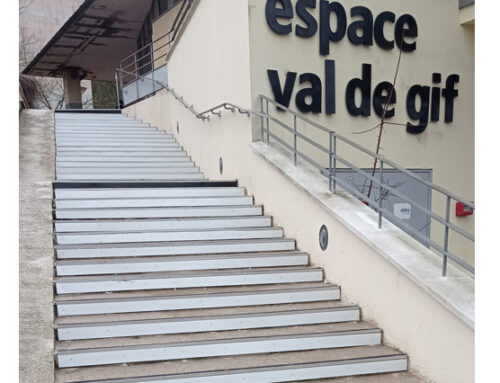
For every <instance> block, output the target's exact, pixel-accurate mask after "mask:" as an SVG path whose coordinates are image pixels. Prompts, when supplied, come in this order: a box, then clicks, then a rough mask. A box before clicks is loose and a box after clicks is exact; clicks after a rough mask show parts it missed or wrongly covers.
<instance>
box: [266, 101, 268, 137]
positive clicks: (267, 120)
mask: <svg viewBox="0 0 500 383" xmlns="http://www.w3.org/2000/svg"><path fill="white" fill-rule="evenodd" d="M266 120H267V121H266V124H267V126H266V127H267V143H268V144H269V100H266Z"/></svg>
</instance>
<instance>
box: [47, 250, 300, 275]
mask: <svg viewBox="0 0 500 383" xmlns="http://www.w3.org/2000/svg"><path fill="white" fill-rule="evenodd" d="M308 264H309V255H308V254H307V253H301V252H274V253H255V254H228V255H217V256H214V255H199V256H181V257H175V256H169V257H149V258H141V259H129V258H122V259H111V260H84V261H57V262H56V275H58V276H77V275H103V274H132V273H153V272H170V271H188V270H191V271H194V270H224V269H245V268H259V267H282V266H307V265H308Z"/></svg>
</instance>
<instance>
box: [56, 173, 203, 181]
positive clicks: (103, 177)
mask: <svg viewBox="0 0 500 383" xmlns="http://www.w3.org/2000/svg"><path fill="white" fill-rule="evenodd" d="M57 179H58V180H59V181H82V180H88V181H109V180H114V181H127V180H133V181H139V180H170V181H181V180H183V181H186V180H190V181H196V180H203V179H205V177H204V175H203V174H198V173H193V174H182V173H178V174H157V173H155V174H137V173H136V174H131V173H123V174H90V173H88V174H61V175H58V177H57Z"/></svg>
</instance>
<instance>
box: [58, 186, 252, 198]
mask: <svg viewBox="0 0 500 383" xmlns="http://www.w3.org/2000/svg"><path fill="white" fill-rule="evenodd" d="M54 193H55V197H56V199H58V200H59V199H89V198H90V199H97V198H175V197H241V196H244V195H245V189H244V188H241V187H203V188H201V187H196V188H190V187H182V188H112V189H106V188H93V189H56V190H55V191H54Z"/></svg>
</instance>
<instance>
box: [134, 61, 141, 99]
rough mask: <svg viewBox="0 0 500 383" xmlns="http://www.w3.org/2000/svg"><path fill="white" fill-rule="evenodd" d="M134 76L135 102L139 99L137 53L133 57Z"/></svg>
mask: <svg viewBox="0 0 500 383" xmlns="http://www.w3.org/2000/svg"><path fill="white" fill-rule="evenodd" d="M134 62H135V63H134V66H135V69H134V74H135V89H136V90H137V100H138V99H140V98H141V97H140V96H139V70H138V69H137V52H136V53H135V55H134Z"/></svg>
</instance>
